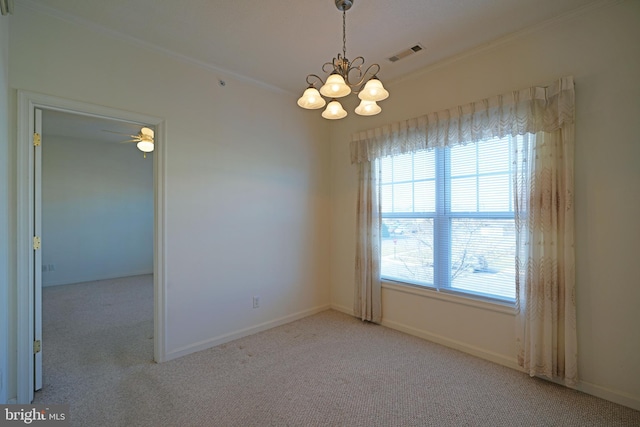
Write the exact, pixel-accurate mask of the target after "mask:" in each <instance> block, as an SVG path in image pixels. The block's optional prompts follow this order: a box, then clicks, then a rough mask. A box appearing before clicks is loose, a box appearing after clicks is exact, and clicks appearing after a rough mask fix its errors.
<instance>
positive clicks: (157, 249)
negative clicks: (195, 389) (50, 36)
mask: <svg viewBox="0 0 640 427" xmlns="http://www.w3.org/2000/svg"><path fill="white" fill-rule="evenodd" d="M36 107H37V108H42V109H45V110H57V111H66V112H70V113H73V114H80V115H88V116H94V117H100V118H107V119H115V120H122V121H126V122H130V123H136V124H141V125H143V124H148V125H153V126H155V127H156V136H155V137H156V146H155V150H154V155H153V161H154V172H153V173H154V211H155V218H154V359H155V361H157V362H161V361H164V360H166V355H165V352H166V349H165V347H164V345H165V339H164V338H165V337H164V334H165V331H166V319H167V316H166V301H165V294H166V284H165V280H164V278H165V268H166V267H165V264H166V263H165V248H164V229H165V215H164V210H165V207H166V202H165V196H164V189H165V188H166V187H165V184H166V177H165V165H166V158H165V153H166V137H165V135H166V132H165V122H164V120H163V119H162V118H159V117H153V116H148V115H144V114H139V113H132V112H128V111H122V110H117V109H113V108H108V107H103V106H99V105H94V104H87V103H84V102H79V101H72V100H67V99H63V98H58V97H54V96H50V95H44V94H40V93H33V92H27V91H22V90H18V117H17V119H18V134H17V137H18V139H17V141H18V144H17V148H16V150H17V165H16V172H17V173H16V180H17V183H16V187H17V195H16V203H17V206H16V215H17V217H16V222H17V227H16V228H17V230H16V240H17V241H16V248H17V253H16V269H17V271H16V279H17V280H16V287H17V289H16V293H17V301H16V303H17V307H16V322H17V324H16V330H17V343H16V344H17V367H16V371H17V399H16V401H17V402H18V403H21V404H27V403H31V400H32V399H33V370H32V369H31V360H32V359H33V354H32V350H31V344H32V343H33V297H34V296H33V289H32V287H31V285H30V284H31V283H32V282H33V277H32V276H33V256H32V255H31V250H30V248H31V246H30V245H31V237H30V236H31V235H32V234H33V173H32V172H33V171H32V164H33V162H32V160H33V159H32V157H33V150H31V149H30V148H31V146H32V145H31V132H30V128H32V127H33V120H34V117H33V111H34V109H35V108H36Z"/></svg>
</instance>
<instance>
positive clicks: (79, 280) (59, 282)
mask: <svg viewBox="0 0 640 427" xmlns="http://www.w3.org/2000/svg"><path fill="white" fill-rule="evenodd" d="M148 274H153V271H148V270H143V271H130V272H126V273H119V274H105V275H103V276H80V277H79V278H78V277H76V278H74V279H73V281H71V282H70V281H68V280H53V281H51V282H47V283H45V282H44V280H43V281H42V287H43V288H49V287H56V286H65V285H75V284H77V283H86V282H99V281H102V280H113V279H120V278H123V277H133V276H146V275H148Z"/></svg>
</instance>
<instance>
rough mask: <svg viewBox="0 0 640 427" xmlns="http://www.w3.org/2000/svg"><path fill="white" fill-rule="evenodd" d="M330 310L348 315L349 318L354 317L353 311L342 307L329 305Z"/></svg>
mask: <svg viewBox="0 0 640 427" xmlns="http://www.w3.org/2000/svg"><path fill="white" fill-rule="evenodd" d="M331 308H332V309H333V310H335V311H339V312H341V313H344V314H348V315H349V316H355V314H354V312H353V309H351V308H347V307H345V306H343V305H336V304H331Z"/></svg>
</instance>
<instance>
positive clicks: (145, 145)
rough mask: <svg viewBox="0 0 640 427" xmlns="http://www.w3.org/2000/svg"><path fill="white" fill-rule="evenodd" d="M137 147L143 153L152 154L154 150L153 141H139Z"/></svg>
mask: <svg viewBox="0 0 640 427" xmlns="http://www.w3.org/2000/svg"><path fill="white" fill-rule="evenodd" d="M136 146H137V147H138V150H140V151H142V152H143V153H150V152H152V151H153V148H154V147H153V141H147V140H144V139H143V140H142V141H139V142H138V144H136Z"/></svg>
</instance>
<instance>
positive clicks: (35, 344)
mask: <svg viewBox="0 0 640 427" xmlns="http://www.w3.org/2000/svg"><path fill="white" fill-rule="evenodd" d="M41 347H42V345H41V344H40V340H35V341H34V342H33V354H37V353H40V349H41Z"/></svg>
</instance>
